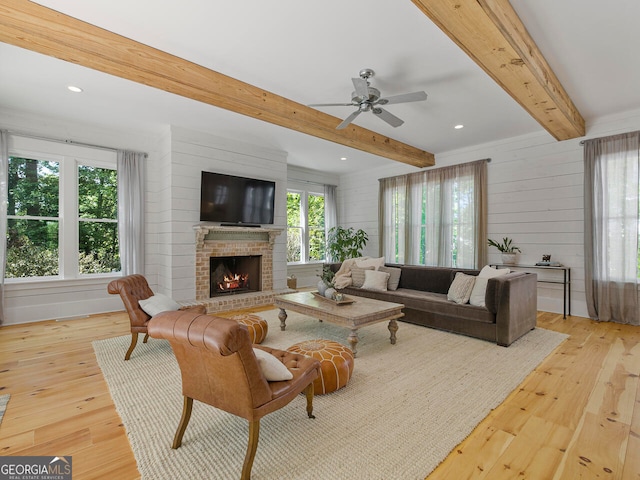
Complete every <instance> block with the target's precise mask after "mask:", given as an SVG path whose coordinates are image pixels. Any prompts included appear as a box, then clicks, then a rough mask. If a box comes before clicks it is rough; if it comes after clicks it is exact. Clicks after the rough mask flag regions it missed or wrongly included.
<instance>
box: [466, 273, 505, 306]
mask: <svg viewBox="0 0 640 480" xmlns="http://www.w3.org/2000/svg"><path fill="white" fill-rule="evenodd" d="M507 273H509V269H508V268H500V269H496V268H491V267H490V266H489V265H486V266H485V267H483V268H482V270H480V273H479V274H478V278H477V279H476V283H475V285H474V286H473V290H472V291H471V297H470V298H469V303H470V304H471V305H476V306H478V307H484V306H485V294H486V292H487V282H488V281H489V279H490V278H494V277H499V276H501V275H506V274H507Z"/></svg>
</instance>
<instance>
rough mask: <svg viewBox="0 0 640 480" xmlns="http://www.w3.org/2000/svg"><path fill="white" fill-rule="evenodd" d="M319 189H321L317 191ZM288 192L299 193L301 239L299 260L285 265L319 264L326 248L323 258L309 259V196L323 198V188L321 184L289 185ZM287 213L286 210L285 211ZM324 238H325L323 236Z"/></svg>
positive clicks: (323, 260)
mask: <svg viewBox="0 0 640 480" xmlns="http://www.w3.org/2000/svg"><path fill="white" fill-rule="evenodd" d="M319 189H321V190H322V191H318V190H319ZM289 193H297V194H299V195H300V223H301V225H300V227H295V228H301V230H302V231H301V240H302V245H301V248H300V261H299V262H287V265H309V264H321V263H324V262H325V261H326V253H327V252H326V249H325V258H323V259H320V260H310V259H309V231H310V227H309V196H311V195H313V196H316V197H322V198H323V199H324V189H322V187H321V186H316V187H315V188H304V187H300V186H289V187H288V188H287V196H288V195H289ZM287 213H288V212H287ZM324 213H325V237H326V212H324ZM288 230H289V222H288V221H287V231H288ZM325 240H326V238H325Z"/></svg>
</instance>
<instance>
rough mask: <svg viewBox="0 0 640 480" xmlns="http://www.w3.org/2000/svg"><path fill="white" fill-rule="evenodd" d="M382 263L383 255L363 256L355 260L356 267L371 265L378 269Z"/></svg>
mask: <svg viewBox="0 0 640 480" xmlns="http://www.w3.org/2000/svg"><path fill="white" fill-rule="evenodd" d="M382 265H384V257H378V258H365V259H358V260H356V267H360V268H367V267H373V268H374V269H375V270H378V268H379V267H381V266H382Z"/></svg>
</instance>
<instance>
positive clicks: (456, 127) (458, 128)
mask: <svg viewBox="0 0 640 480" xmlns="http://www.w3.org/2000/svg"><path fill="white" fill-rule="evenodd" d="M453 128H455V129H456V130H460V129H461V128H464V125H462V124H458V125H456V126H455V127H453Z"/></svg>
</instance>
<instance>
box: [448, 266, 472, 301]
mask: <svg viewBox="0 0 640 480" xmlns="http://www.w3.org/2000/svg"><path fill="white" fill-rule="evenodd" d="M475 282H476V277H474V276H472V275H467V274H465V273H462V272H457V273H456V276H455V278H454V279H453V282H452V283H451V286H450V287H449V291H448V292H447V299H448V300H452V301H454V302H456V303H467V302H469V297H471V290H473V285H474V283H475Z"/></svg>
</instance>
